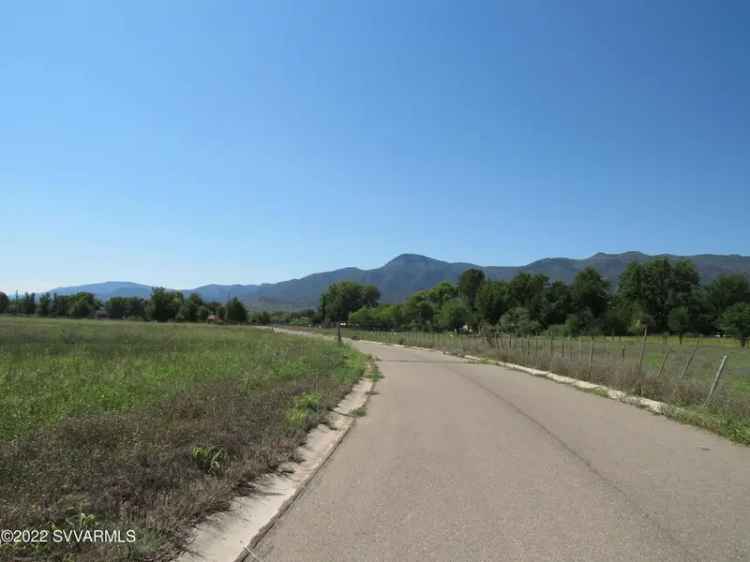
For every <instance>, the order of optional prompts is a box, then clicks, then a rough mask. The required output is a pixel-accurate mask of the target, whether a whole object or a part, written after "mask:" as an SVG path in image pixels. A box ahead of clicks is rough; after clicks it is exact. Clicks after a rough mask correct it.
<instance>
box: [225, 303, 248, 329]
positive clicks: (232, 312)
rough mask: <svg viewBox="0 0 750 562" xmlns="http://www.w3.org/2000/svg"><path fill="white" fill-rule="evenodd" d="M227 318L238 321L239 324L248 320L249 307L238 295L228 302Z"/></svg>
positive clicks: (230, 320)
mask: <svg viewBox="0 0 750 562" xmlns="http://www.w3.org/2000/svg"><path fill="white" fill-rule="evenodd" d="M226 319H227V321H229V322H236V323H238V324H244V323H245V322H247V308H245V305H244V304H242V302H241V301H240V299H238V298H237V297H234V298H233V299H232V300H230V301H229V302H228V303H227V309H226Z"/></svg>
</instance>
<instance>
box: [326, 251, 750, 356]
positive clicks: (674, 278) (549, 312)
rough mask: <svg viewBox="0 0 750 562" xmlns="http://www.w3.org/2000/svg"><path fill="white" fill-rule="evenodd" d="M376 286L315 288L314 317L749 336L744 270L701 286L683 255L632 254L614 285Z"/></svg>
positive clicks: (512, 330)
mask: <svg viewBox="0 0 750 562" xmlns="http://www.w3.org/2000/svg"><path fill="white" fill-rule="evenodd" d="M379 299H380V293H379V292H378V290H377V288H376V287H374V286H363V285H359V284H357V283H352V282H348V281H343V282H339V283H335V284H333V285H331V286H330V287H329V289H328V291H326V293H324V294H323V295H322V296H321V301H320V307H319V309H318V311H317V314H316V315H315V318H314V319H313V320H314V321H318V322H324V323H332V322H344V321H345V322H348V323H350V324H352V325H355V326H359V327H362V328H368V329H381V330H402V329H409V330H425V331H442V330H453V331H456V330H471V331H475V332H477V331H479V332H486V331H500V332H503V333H509V334H515V335H519V336H526V335H537V334H542V333H544V334H549V335H556V336H580V335H609V336H621V335H636V334H643V332H644V330H646V329H647V330H648V332H649V333H662V334H666V333H671V334H675V335H677V336H679V337H680V339H682V336H684V335H686V334H702V335H715V334H717V333H718V334H722V335H727V336H732V337H736V338H737V339H738V340H739V341H740V342H741V344H742V345H743V346H745V345H746V344H747V340H748V338H749V337H750V283H749V282H748V279H747V277H745V276H744V275H741V274H725V275H721V276H719V277H718V278H717V279H716V280H714V281H713V282H711V283H709V284H708V285H701V283H700V277H699V274H698V271H697V269H696V267H695V265H694V264H693V263H692V262H691V261H689V260H680V261H675V262H672V261H670V260H668V259H666V258H658V259H654V260H651V261H648V262H644V263H638V262H633V263H631V264H629V265H628V267H627V268H626V269H625V271H624V272H623V274H622V275H621V276H620V279H619V283H618V285H617V287H613V286H612V285H611V283H610V282H609V281H608V280H607V279H605V278H604V277H602V275H601V274H600V273H599V272H598V271H597V270H595V269H593V268H586V269H584V270H582V271H580V272H579V273H578V274H577V275H576V276H575V278H574V279H573V281H572V283H570V284H566V283H563V282H561V281H553V282H551V281H550V280H549V278H548V277H547V276H545V275H543V274H532V273H519V274H518V275H516V276H515V277H514V278H513V279H511V280H510V281H496V280H491V279H488V278H487V277H486V276H485V274H484V272H483V271H481V270H479V269H468V270H466V271H465V272H464V273H463V274H462V275H461V276H460V278H459V280H458V283H456V284H452V283H448V282H442V283H440V284H438V285H437V286H435V287H433V288H432V289H427V290H424V291H419V292H417V293H414V294H413V295H411V296H410V297H409V298H408V299H407V300H406V301H405V302H404V303H402V304H379V303H378V301H379Z"/></svg>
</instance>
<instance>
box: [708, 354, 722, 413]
mask: <svg viewBox="0 0 750 562" xmlns="http://www.w3.org/2000/svg"><path fill="white" fill-rule="evenodd" d="M726 364H727V356H726V355H725V356H724V357H722V358H721V364H720V365H719V370H718V371H716V376H715V377H714V382H713V384H711V390H709V391H708V396H706V401H705V402H704V403H703V405H704V406H708V404H709V403H710V402H711V398H713V396H714V392H716V387H717V386H719V379H721V374H722V373H723V372H724V366H725V365H726Z"/></svg>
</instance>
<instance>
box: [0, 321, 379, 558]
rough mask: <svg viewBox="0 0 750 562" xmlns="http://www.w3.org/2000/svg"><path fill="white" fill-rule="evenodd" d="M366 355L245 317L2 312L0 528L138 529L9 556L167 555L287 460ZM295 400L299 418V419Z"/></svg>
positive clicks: (1, 551)
mask: <svg viewBox="0 0 750 562" xmlns="http://www.w3.org/2000/svg"><path fill="white" fill-rule="evenodd" d="M366 366H367V358H366V357H365V356H364V355H361V354H359V353H356V352H354V351H353V350H352V349H351V348H349V347H347V346H338V345H336V344H335V343H334V342H329V341H324V340H319V339H315V338H300V337H295V336H287V335H284V334H272V333H270V332H267V331H262V330H255V329H252V328H246V327H218V326H200V325H198V326H196V325H179V324H170V325H155V324H146V323H130V322H127V323H126V322H115V321H97V322H92V321H73V320H43V319H21V318H18V319H14V318H10V317H0V383H2V387H3V392H1V393H0V527H2V528H37V529H44V528H53V527H57V528H61V529H66V528H71V526H74V527H76V528H80V527H82V526H87V527H90V526H91V525H94V526H95V527H96V528H105V529H134V530H136V536H137V540H136V542H135V543H134V544H130V545H128V544H81V545H65V544H48V545H46V546H45V550H44V551H41V550H39V549H38V548H36V549H35V547H33V546H25V545H19V546H16V545H13V548H12V549H10V548H7V547H2V548H0V560H15V559H34V560H38V559H51V560H66V559H68V560H76V561H80V562H92V561H98V560H111V561H124V560H167V559H171V558H173V557H174V555H175V553H176V552H178V551H179V550H180V549H181V548H182V547H183V546H184V544H185V541H186V540H187V538H188V537H187V536H186V534H185V533H186V529H188V528H189V526H190V524H191V523H193V522H195V521H196V520H200V519H201V518H203V517H205V516H206V515H208V514H210V513H212V512H215V511H219V510H224V509H227V508H228V506H229V504H230V501H231V499H232V498H233V497H234V496H236V495H237V494H238V493H239V492H240V491H241V490H243V489H246V488H247V485H246V483H247V482H249V481H251V480H252V479H254V478H256V477H257V476H259V475H261V474H263V473H265V472H268V471H270V470H272V469H273V468H274V467H276V466H278V465H280V464H281V463H283V462H285V461H287V460H290V459H291V458H292V457H293V456H294V451H295V449H296V447H297V446H298V445H299V444H301V443H302V442H303V440H304V439H305V437H306V427H307V425H308V424H311V423H316V420H317V419H319V417H321V416H322V413H324V412H326V411H327V410H328V409H330V408H332V407H334V406H335V405H336V404H337V403H338V402H339V400H340V399H341V398H342V397H343V396H344V395H346V393H347V392H349V390H350V389H351V386H352V384H353V383H354V382H356V381H357V380H358V379H359V378H360V377H361V376H362V374H363V373H364V371H365V368H366ZM289 411H298V412H302V413H303V415H304V420H305V421H304V422H302V423H301V424H298V425H296V426H294V427H290V425H289V421H288V416H287V414H288V412H289ZM74 547H75V548H74Z"/></svg>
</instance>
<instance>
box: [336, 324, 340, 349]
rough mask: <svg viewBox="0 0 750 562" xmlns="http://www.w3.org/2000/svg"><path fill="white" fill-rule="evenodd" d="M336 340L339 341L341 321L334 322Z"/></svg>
mask: <svg viewBox="0 0 750 562" xmlns="http://www.w3.org/2000/svg"><path fill="white" fill-rule="evenodd" d="M336 341H337V342H338V343H339V344H340V343H341V322H338V323H337V324H336Z"/></svg>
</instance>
